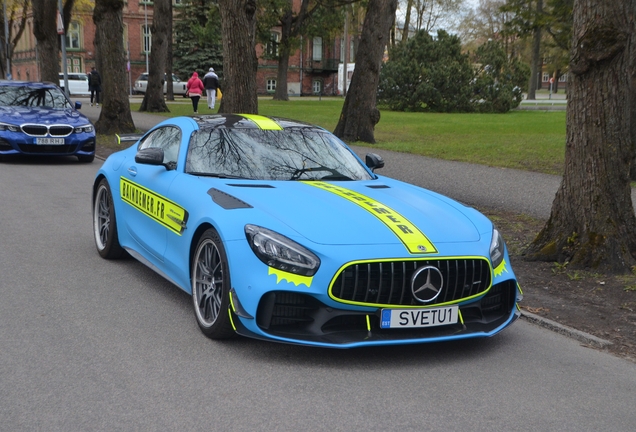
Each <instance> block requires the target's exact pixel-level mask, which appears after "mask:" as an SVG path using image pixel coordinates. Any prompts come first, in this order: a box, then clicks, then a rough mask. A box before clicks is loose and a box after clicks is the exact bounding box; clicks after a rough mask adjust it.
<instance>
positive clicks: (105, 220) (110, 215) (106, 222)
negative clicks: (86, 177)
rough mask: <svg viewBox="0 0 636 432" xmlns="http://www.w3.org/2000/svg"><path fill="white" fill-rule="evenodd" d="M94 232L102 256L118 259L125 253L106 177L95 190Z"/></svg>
mask: <svg viewBox="0 0 636 432" xmlns="http://www.w3.org/2000/svg"><path fill="white" fill-rule="evenodd" d="M93 233H94V235H95V245H96V246H97V251H98V252H99V254H100V255H101V257H102V258H106V259H116V258H120V257H121V256H122V255H123V254H124V249H123V248H122V247H121V245H120V244H119V239H118V238H117V224H116V223H115V206H114V205H113V195H112V194H111V192H110V186H109V185H108V182H107V181H106V179H102V180H101V181H100V182H99V184H98V185H97V190H96V191H95V200H94V201H93Z"/></svg>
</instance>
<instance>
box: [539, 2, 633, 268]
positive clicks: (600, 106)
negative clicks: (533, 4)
mask: <svg viewBox="0 0 636 432" xmlns="http://www.w3.org/2000/svg"><path fill="white" fill-rule="evenodd" d="M634 11H636V0H624V1H620V2H619V1H603V0H575V2H574V9H573V12H574V13H573V18H574V21H573V35H572V45H571V46H572V50H571V54H570V70H569V72H570V82H569V83H568V96H569V101H568V107H567V138H566V139H567V142H566V150H565V172H564V175H563V181H562V182H561V187H560V188H559V190H558V192H557V194H556V197H555V199H554V202H553V204H552V212H551V214H550V218H549V219H548V221H547V223H546V225H545V227H544V228H543V230H542V231H541V232H540V233H539V235H538V236H537V238H536V239H535V240H534V242H533V243H532V245H531V246H530V247H529V249H528V255H529V256H530V257H531V258H534V259H539V260H547V261H558V262H560V263H569V266H571V267H574V268H589V269H594V270H596V271H606V272H614V273H622V272H629V271H630V270H631V268H632V267H633V266H634V265H636V216H635V215H634V209H633V207H632V200H631V187H630V180H629V167H630V162H631V160H632V157H633V154H634V147H635V145H636V72H635V71H636V21H635V20H636V15H635V14H634Z"/></svg>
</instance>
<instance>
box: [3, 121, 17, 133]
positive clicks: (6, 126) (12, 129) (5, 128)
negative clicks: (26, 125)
mask: <svg viewBox="0 0 636 432" xmlns="http://www.w3.org/2000/svg"><path fill="white" fill-rule="evenodd" d="M0 131H10V132H20V127H19V126H15V125H12V124H8V123H0Z"/></svg>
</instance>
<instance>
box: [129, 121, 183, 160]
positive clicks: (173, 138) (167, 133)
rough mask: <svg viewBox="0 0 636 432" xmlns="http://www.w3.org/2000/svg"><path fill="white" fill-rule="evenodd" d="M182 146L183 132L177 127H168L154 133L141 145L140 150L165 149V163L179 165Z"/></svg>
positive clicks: (147, 136)
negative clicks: (180, 146) (178, 158)
mask: <svg viewBox="0 0 636 432" xmlns="http://www.w3.org/2000/svg"><path fill="white" fill-rule="evenodd" d="M180 144H181V130H180V129H179V128H178V127H175V126H166V127H162V128H159V129H156V130H154V131H152V132H151V133H150V134H148V135H146V137H145V138H144V140H143V141H142V142H141V143H139V149H138V150H141V149H145V148H150V147H155V148H162V149H163V163H168V162H174V163H177V157H178V156H179V145H180Z"/></svg>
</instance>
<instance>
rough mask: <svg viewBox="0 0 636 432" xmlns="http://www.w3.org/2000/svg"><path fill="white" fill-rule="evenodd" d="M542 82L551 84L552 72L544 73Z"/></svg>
mask: <svg viewBox="0 0 636 432" xmlns="http://www.w3.org/2000/svg"><path fill="white" fill-rule="evenodd" d="M542 81H543V82H549V81H550V72H543V78H542Z"/></svg>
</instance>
